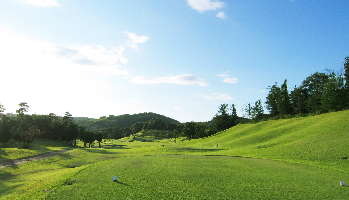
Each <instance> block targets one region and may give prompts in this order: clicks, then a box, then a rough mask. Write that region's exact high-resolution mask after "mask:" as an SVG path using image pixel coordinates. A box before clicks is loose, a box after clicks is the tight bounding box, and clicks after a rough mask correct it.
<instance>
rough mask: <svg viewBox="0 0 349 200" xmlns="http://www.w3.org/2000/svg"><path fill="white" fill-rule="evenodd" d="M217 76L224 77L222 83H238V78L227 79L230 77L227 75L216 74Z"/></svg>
mask: <svg viewBox="0 0 349 200" xmlns="http://www.w3.org/2000/svg"><path fill="white" fill-rule="evenodd" d="M217 76H220V77H225V78H224V79H223V82H224V83H238V78H228V77H229V76H230V75H228V74H218V75H217Z"/></svg>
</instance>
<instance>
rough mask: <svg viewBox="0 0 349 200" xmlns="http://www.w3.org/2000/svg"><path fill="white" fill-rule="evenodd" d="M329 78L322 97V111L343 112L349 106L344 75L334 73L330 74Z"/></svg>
mask: <svg viewBox="0 0 349 200" xmlns="http://www.w3.org/2000/svg"><path fill="white" fill-rule="evenodd" d="M328 77H329V78H328V79H327V81H326V83H325V85H324V88H323V93H322V95H321V106H322V111H323V112H329V111H338V110H342V109H344V108H346V104H347V98H345V97H346V94H345V93H346V92H345V86H344V77H343V74H342V73H338V74H336V73H335V72H334V71H332V72H330V73H329V74H328Z"/></svg>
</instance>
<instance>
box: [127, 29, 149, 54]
mask: <svg viewBox="0 0 349 200" xmlns="http://www.w3.org/2000/svg"><path fill="white" fill-rule="evenodd" d="M126 33H127V34H128V38H130V39H131V41H130V42H128V43H129V45H128V46H129V47H131V48H133V49H136V50H138V46H137V45H136V44H139V43H144V42H146V41H147V40H148V39H149V37H148V36H137V35H136V34H135V33H129V32H126Z"/></svg>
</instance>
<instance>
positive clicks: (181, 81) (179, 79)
mask: <svg viewBox="0 0 349 200" xmlns="http://www.w3.org/2000/svg"><path fill="white" fill-rule="evenodd" d="M131 82H132V83H137V84H161V83H173V84H177V85H199V86H209V83H208V82H206V81H205V79H203V78H198V77H196V76H194V75H192V74H187V75H179V76H168V77H159V78H154V77H144V76H137V77H132V78H131Z"/></svg>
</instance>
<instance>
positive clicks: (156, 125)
mask: <svg viewBox="0 0 349 200" xmlns="http://www.w3.org/2000/svg"><path fill="white" fill-rule="evenodd" d="M148 129H156V130H165V129H166V124H165V122H163V121H162V119H160V118H152V119H150V120H149V122H148Z"/></svg>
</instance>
